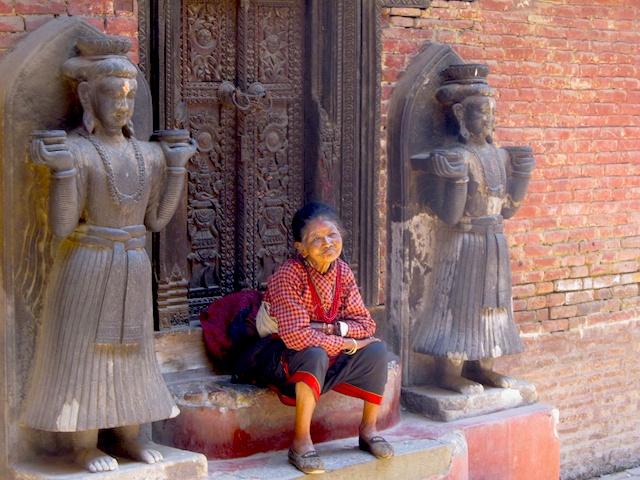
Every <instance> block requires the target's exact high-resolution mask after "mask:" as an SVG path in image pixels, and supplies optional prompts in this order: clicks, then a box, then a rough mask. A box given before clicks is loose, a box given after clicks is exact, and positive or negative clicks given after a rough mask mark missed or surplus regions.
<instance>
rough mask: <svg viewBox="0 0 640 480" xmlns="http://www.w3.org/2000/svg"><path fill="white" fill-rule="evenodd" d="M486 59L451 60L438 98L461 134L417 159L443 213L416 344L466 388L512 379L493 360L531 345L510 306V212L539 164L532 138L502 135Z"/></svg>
mask: <svg viewBox="0 0 640 480" xmlns="http://www.w3.org/2000/svg"><path fill="white" fill-rule="evenodd" d="M488 73H489V69H488V67H487V66H486V65H478V64H454V65H450V66H448V67H447V68H445V69H444V70H443V71H442V73H441V75H442V80H443V81H442V84H441V86H440V87H439V88H438V89H437V91H436V98H437V100H438V102H439V103H440V105H441V106H442V107H443V108H444V109H445V118H446V121H447V122H448V124H449V126H450V127H451V128H452V129H455V130H456V131H457V138H456V137H451V138H452V140H450V141H449V142H447V143H446V144H445V145H442V147H440V148H437V149H433V150H431V151H427V152H422V153H419V154H417V155H414V156H413V157H412V158H411V161H412V165H413V168H414V169H416V170H418V171H422V172H426V173H427V174H429V175H428V177H429V178H430V179H431V180H430V182H431V183H430V186H429V189H428V190H429V192H428V194H427V195H426V198H427V200H426V202H427V204H428V206H429V208H430V209H431V211H432V212H433V213H434V214H435V216H437V218H438V219H439V221H438V222H437V225H436V233H435V238H436V241H435V247H434V248H435V253H434V263H433V273H432V275H433V288H432V291H431V296H430V298H429V299H428V300H427V302H426V303H427V311H426V315H425V317H424V318H423V319H422V321H421V322H419V324H418V326H417V331H416V332H415V336H414V341H413V348H414V350H415V351H416V352H419V353H425V354H428V355H432V356H434V357H435V359H436V363H435V367H436V368H435V376H436V384H437V385H438V386H440V387H442V388H445V389H449V390H454V391H457V392H460V393H463V394H471V393H480V392H482V390H483V385H487V386H493V387H503V388H508V387H510V386H511V384H512V382H513V381H512V379H510V378H509V377H506V376H504V375H501V374H499V373H496V372H495V371H494V370H493V362H494V359H495V358H496V357H499V356H501V355H511V354H514V353H518V352H521V351H522V349H523V347H522V343H521V340H520V338H519V332H518V328H517V326H516V325H515V323H514V320H513V311H512V306H511V269H510V265H509V252H508V249H507V241H506V239H505V236H504V232H503V219H505V218H510V217H511V216H513V215H514V213H515V212H516V210H517V209H518V207H519V206H520V204H521V202H522V200H523V198H524V196H525V193H526V191H527V186H528V183H529V178H530V176H531V171H532V170H533V168H534V165H535V163H534V158H533V154H532V151H531V148H529V147H507V148H498V147H496V146H495V145H494V143H493V128H494V113H495V105H496V103H495V100H494V98H493V95H494V91H493V89H492V88H491V87H490V86H489V85H488V84H487V75H488Z"/></svg>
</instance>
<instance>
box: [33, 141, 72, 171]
mask: <svg viewBox="0 0 640 480" xmlns="http://www.w3.org/2000/svg"><path fill="white" fill-rule="evenodd" d="M31 158H32V160H33V161H34V162H36V163H44V164H45V165H46V166H47V167H49V168H50V169H51V170H53V171H54V172H62V171H65V170H71V169H72V168H73V167H75V161H74V158H73V155H72V154H71V151H70V150H69V146H68V145H67V142H66V140H65V139H60V140H59V141H57V142H56V143H51V142H49V141H47V140H43V139H42V138H34V139H33V140H32V141H31Z"/></svg>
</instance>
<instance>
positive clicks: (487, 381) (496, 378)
mask: <svg viewBox="0 0 640 480" xmlns="http://www.w3.org/2000/svg"><path fill="white" fill-rule="evenodd" d="M464 375H465V377H467V378H468V379H470V380H474V381H476V382H478V383H481V384H483V385H486V386H488V387H498V388H512V387H513V386H514V385H515V384H516V382H517V380H516V379H515V378H513V377H508V376H506V375H502V374H500V373H497V372H494V371H493V370H490V369H488V368H478V369H473V370H470V371H468V372H465V374H464Z"/></svg>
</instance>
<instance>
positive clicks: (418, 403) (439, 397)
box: [401, 380, 537, 422]
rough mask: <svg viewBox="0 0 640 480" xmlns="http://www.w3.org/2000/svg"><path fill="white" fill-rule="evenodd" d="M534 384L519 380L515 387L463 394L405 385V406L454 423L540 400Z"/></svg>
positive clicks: (436, 388)
mask: <svg viewBox="0 0 640 480" xmlns="http://www.w3.org/2000/svg"><path fill="white" fill-rule="evenodd" d="M536 397H537V395H536V388H535V386H534V385H532V384H530V383H528V382H524V381H521V380H520V381H517V383H516V385H515V386H514V388H485V389H484V391H483V392H482V393H477V394H473V395H462V394H460V393H456V392H452V391H450V390H444V389H442V388H438V387H434V386H413V387H404V388H402V393H401V399H402V405H403V406H404V407H405V408H406V409H407V410H409V411H411V412H414V413H418V414H420V415H424V416H426V417H428V418H431V419H433V420H439V421H443V422H450V421H452V420H458V419H461V418H470V417H476V416H478V415H485V414H488V413H492V412H498V411H501V410H506V409H509V408H515V407H519V406H522V405H529V404H532V403H534V402H535V401H536Z"/></svg>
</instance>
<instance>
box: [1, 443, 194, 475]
mask: <svg viewBox="0 0 640 480" xmlns="http://www.w3.org/2000/svg"><path fill="white" fill-rule="evenodd" d="M157 449H158V450H159V451H160V452H161V453H162V454H163V455H164V461H162V462H160V463H156V464H154V465H148V464H145V463H140V462H133V461H131V460H127V459H121V458H118V464H119V467H118V469H117V470H114V471H113V472H104V473H89V472H87V471H85V470H82V469H80V467H78V466H77V465H74V464H73V463H71V460H70V459H68V458H66V457H45V456H43V457H39V458H37V459H34V460H33V461H31V462H24V463H21V464H18V465H15V466H14V467H13V468H12V472H11V474H12V476H11V477H10V478H11V479H12V480H87V479H91V480H204V479H206V478H207V459H206V458H205V457H204V456H203V455H200V454H199V453H193V452H187V451H184V450H178V449H176V448H171V447H165V446H163V445H158V446H157Z"/></svg>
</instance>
